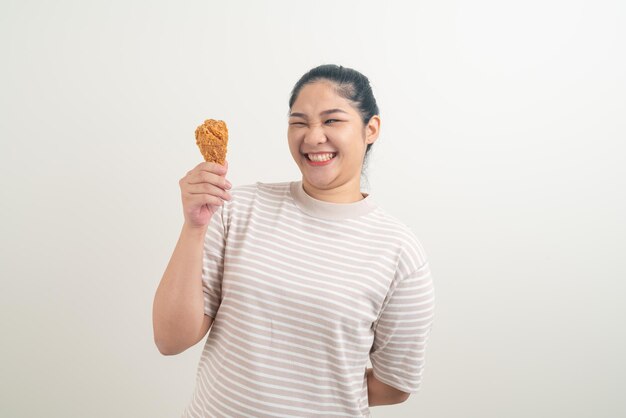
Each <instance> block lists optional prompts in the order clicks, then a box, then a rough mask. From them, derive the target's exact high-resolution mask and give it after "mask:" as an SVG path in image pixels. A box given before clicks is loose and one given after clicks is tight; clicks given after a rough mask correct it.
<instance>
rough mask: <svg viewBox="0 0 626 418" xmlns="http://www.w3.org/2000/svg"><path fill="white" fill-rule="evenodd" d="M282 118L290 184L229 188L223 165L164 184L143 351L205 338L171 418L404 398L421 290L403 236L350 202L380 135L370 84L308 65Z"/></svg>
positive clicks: (421, 319)
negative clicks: (186, 398) (161, 248)
mask: <svg viewBox="0 0 626 418" xmlns="http://www.w3.org/2000/svg"><path fill="white" fill-rule="evenodd" d="M289 110H290V112H289V127H288V135H287V136H288V141H289V149H290V151H291V154H292V156H293V158H294V160H295V162H296V164H297V165H298V167H299V168H300V171H301V172H302V179H301V180H300V181H292V182H283V183H261V182H257V183H256V184H250V185H244V186H238V187H235V188H232V186H231V184H230V182H228V181H227V180H226V178H225V175H226V173H227V168H228V163H227V162H226V163H225V165H224V166H220V165H217V164H214V163H202V164H199V165H197V166H196V167H195V168H194V169H193V170H191V171H189V172H188V173H187V175H186V176H185V177H183V178H182V179H181V180H180V182H179V184H180V187H181V191H182V201H183V207H184V215H185V222H184V224H183V228H182V232H181V235H180V238H179V241H178V244H177V246H176V249H175V250H174V254H173V255H172V258H171V260H170V262H169V265H168V266H167V269H166V271H165V274H164V276H163V278H162V280H161V283H160V285H159V288H158V290H157V293H156V296H155V301H154V315H153V317H154V335H155V342H156V345H157V346H158V348H159V350H160V352H161V353H163V354H170V355H171V354H178V353H180V352H182V351H184V350H186V349H187V348H189V347H191V346H193V345H194V344H196V343H197V342H198V341H200V340H202V339H204V338H205V336H206V334H207V332H208V330H209V328H211V327H212V328H211V332H210V334H209V336H208V338H206V341H205V345H204V350H203V353H202V357H201V359H200V363H199V366H198V371H197V380H196V387H195V391H194V394H193V397H192V399H191V401H190V403H189V405H188V406H187V408H186V410H185V412H184V415H183V416H184V417H222V416H236V417H243V416H250V417H262V416H323V417H331V416H343V417H362V416H369V408H368V407H369V406H375V405H387V404H394V403H400V402H403V401H405V400H406V399H407V398H408V397H409V395H410V394H411V393H416V392H417V391H418V388H419V385H420V380H421V376H422V370H423V367H424V355H425V346H426V342H427V340H428V336H429V333H430V329H431V325H432V320H433V315H434V288H433V283H432V278H431V275H430V270H429V265H428V263H427V259H426V255H425V253H424V250H423V248H422V246H421V245H420V243H419V241H418V240H417V239H416V237H415V236H414V234H413V233H412V232H411V231H410V229H409V228H408V227H407V226H406V225H404V224H403V223H402V222H400V221H398V220H396V219H395V218H393V217H391V216H390V215H388V214H387V213H386V212H385V211H384V210H383V209H382V208H381V207H380V206H379V205H378V204H377V203H376V202H375V201H374V200H373V199H372V197H371V196H369V195H368V194H366V193H362V192H361V191H360V180H361V170H362V167H363V163H364V160H365V157H366V155H367V153H368V152H369V150H370V148H371V146H372V144H373V143H374V142H375V141H376V139H377V138H378V135H379V131H380V117H379V115H378V113H379V112H378V107H377V105H376V100H375V99H374V96H373V94H372V90H371V87H370V85H369V81H368V79H367V78H366V77H365V76H363V75H362V74H360V73H359V72H357V71H355V70H352V69H349V68H345V67H341V66H335V65H323V66H320V67H317V68H314V69H312V70H311V71H309V72H308V73H307V74H305V75H304V76H303V77H302V78H301V79H300V80H299V81H298V83H297V84H296V85H295V87H294V89H293V91H292V94H291V98H290V100H289ZM368 358H369V359H370V360H371V363H372V366H373V367H372V368H367V360H368Z"/></svg>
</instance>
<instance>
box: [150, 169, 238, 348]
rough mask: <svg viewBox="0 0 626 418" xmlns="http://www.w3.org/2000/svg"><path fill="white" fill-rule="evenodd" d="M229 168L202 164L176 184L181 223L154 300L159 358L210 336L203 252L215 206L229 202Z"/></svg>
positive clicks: (153, 316) (153, 318)
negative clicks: (206, 309)
mask: <svg viewBox="0 0 626 418" xmlns="http://www.w3.org/2000/svg"><path fill="white" fill-rule="evenodd" d="M226 171H227V164H226V165H225V166H220V165H217V164H214V163H201V164H199V165H198V166H196V168H194V169H193V170H191V171H190V172H188V173H187V175H186V176H185V177H184V178H182V179H181V180H180V182H179V184H180V187H181V194H182V200H183V208H184V214H185V222H184V224H183V227H182V230H181V233H180V236H179V238H178V242H177V244H176V248H175V249H174V252H173V254H172V257H171V258H170V261H169V263H168V265H167V268H166V269H165V273H164V274H163V277H162V278H161V282H160V283H159V286H158V288H157V291H156V294H155V296H154V304H153V311H152V323H153V329H154V342H155V344H156V346H157V348H158V349H159V351H160V352H161V353H162V354H165V355H173V354H179V353H181V352H183V351H185V350H186V349H188V348H189V347H192V346H193V345H195V344H196V343H197V342H198V341H200V340H201V339H202V338H203V337H204V336H205V335H206V333H207V332H208V330H209V328H210V327H211V324H212V323H213V318H211V317H209V316H207V315H205V314H204V295H203V290H202V251H203V246H204V236H205V234H206V231H207V227H208V225H209V222H210V220H211V216H213V214H214V213H215V211H216V210H217V207H218V206H221V205H223V201H224V200H230V199H231V196H230V193H228V192H227V191H226V189H229V188H230V183H229V182H228V181H227V180H226V178H225V175H226Z"/></svg>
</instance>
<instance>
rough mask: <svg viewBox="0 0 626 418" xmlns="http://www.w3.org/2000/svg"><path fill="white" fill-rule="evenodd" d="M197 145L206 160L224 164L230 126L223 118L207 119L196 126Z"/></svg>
mask: <svg viewBox="0 0 626 418" xmlns="http://www.w3.org/2000/svg"><path fill="white" fill-rule="evenodd" d="M196 145H198V148H200V152H201V153H202V156H203V157H204V161H212V162H215V163H218V164H221V165H224V160H225V159H226V146H227V145H228V128H227V127H226V123H225V122H224V121H223V120H215V119H207V120H205V121H204V123H203V124H202V125H200V126H198V127H197V128H196Z"/></svg>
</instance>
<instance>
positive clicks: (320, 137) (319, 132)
mask: <svg viewBox="0 0 626 418" xmlns="http://www.w3.org/2000/svg"><path fill="white" fill-rule="evenodd" d="M304 142H306V143H307V144H321V143H323V142H326V134H325V133H324V129H322V127H321V126H312V127H311V128H310V129H309V131H308V132H307V133H306V135H305V136H304Z"/></svg>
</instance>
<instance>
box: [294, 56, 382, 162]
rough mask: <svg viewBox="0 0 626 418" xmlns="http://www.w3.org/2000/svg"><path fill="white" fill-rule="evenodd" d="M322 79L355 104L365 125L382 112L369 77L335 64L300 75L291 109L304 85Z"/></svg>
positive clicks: (366, 153) (365, 158) (370, 145)
mask: <svg viewBox="0 0 626 418" xmlns="http://www.w3.org/2000/svg"><path fill="white" fill-rule="evenodd" d="M320 80H328V81H331V82H333V83H334V84H335V86H336V89H337V94H339V95H340V96H341V97H343V98H344V99H347V100H349V101H351V102H352V103H353V104H354V106H355V107H356V109H357V110H358V112H359V114H360V115H361V119H362V120H363V124H364V125H367V123H368V122H369V121H370V119H371V118H372V116H374V115H379V114H380V113H379V111H378V105H377V104H376V99H375V98H374V93H373V92H372V87H371V86H370V81H369V80H368V78H367V77H365V76H364V75H363V74H361V73H360V72H358V71H356V70H353V69H352V68H347V67H343V66H341V65H335V64H324V65H320V66H318V67H315V68H313V69H312V70H310V71H309V72H307V73H306V74H304V75H303V76H302V77H300V80H298V82H297V83H296V85H295V86H294V87H293V90H291V97H290V98H289V109H290V110H291V107H292V106H293V104H294V103H295V101H296V99H297V98H298V94H300V90H302V87H304V86H305V85H307V84H311V83H314V82H316V81H320ZM372 145H373V144H367V148H366V149H365V157H364V161H363V165H364V166H363V168H364V169H365V164H366V162H367V156H368V153H369V151H370V148H371V147H372Z"/></svg>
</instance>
